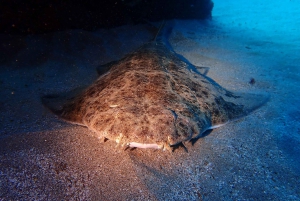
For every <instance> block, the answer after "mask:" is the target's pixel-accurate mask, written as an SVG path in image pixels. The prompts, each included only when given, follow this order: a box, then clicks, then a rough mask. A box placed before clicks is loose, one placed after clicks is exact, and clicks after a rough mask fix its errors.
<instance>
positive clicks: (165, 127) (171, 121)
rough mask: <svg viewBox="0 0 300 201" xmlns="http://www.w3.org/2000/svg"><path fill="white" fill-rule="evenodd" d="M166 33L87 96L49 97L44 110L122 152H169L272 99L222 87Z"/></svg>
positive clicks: (105, 73)
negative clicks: (132, 149)
mask: <svg viewBox="0 0 300 201" xmlns="http://www.w3.org/2000/svg"><path fill="white" fill-rule="evenodd" d="M161 29H164V31H161V30H160V31H159V34H158V35H157V36H156V37H155V39H154V40H152V41H151V42H148V43H146V44H145V45H143V46H142V47H140V48H139V49H138V50H137V51H135V52H132V53H130V54H128V55H126V56H125V57H124V58H122V59H120V60H118V61H113V62H110V63H108V64H106V65H103V66H100V67H99V68H98V72H99V73H100V74H101V75H99V77H98V79H97V80H96V81H95V82H94V83H93V84H91V85H90V86H88V87H87V88H85V89H84V90H82V91H79V92H78V91H77V92H76V90H75V91H72V92H68V93H65V94H59V95H47V96H44V97H42V102H43V104H44V105H45V106H46V107H47V108H49V109H50V110H51V111H52V112H53V113H54V114H56V115H58V116H59V117H60V118H62V119H63V120H65V121H67V122H71V123H74V124H79V125H83V126H86V127H88V128H89V129H90V130H92V131H93V132H95V134H96V135H97V136H98V137H99V138H103V139H109V140H114V141H116V142H117V143H118V144H119V145H121V146H126V147H138V148H155V149H169V148H170V147H172V146H174V145H178V144H180V143H185V142H187V141H190V140H191V139H194V138H198V137H200V136H201V135H203V133H204V132H205V131H207V130H209V129H213V128H216V127H219V126H222V125H224V124H226V123H228V122H230V121H233V120H235V119H238V118H240V117H243V116H245V115H247V114H249V113H250V112H252V111H253V110H255V109H257V108H259V107H260V106H262V105H263V104H264V103H266V102H267V100H268V96H266V95H261V94H246V93H236V92H231V91H228V90H226V89H225V88H223V87H221V86H220V85H219V84H217V83H216V82H215V81H213V80H212V79H211V78H209V77H207V75H206V72H207V68H205V67H197V66H194V65H193V64H191V63H190V62H189V61H187V59H185V58H184V57H183V56H181V55H179V54H177V53H176V52H174V51H173V50H172V48H171V46H170V45H169V43H168V42H167V40H164V38H165V36H163V35H164V34H166V32H167V30H168V29H167V28H161ZM202 71H204V72H202Z"/></svg>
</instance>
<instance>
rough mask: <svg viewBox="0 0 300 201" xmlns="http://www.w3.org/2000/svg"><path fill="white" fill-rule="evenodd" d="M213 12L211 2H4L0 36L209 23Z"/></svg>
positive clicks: (10, 0) (206, 0)
mask: <svg viewBox="0 0 300 201" xmlns="http://www.w3.org/2000/svg"><path fill="white" fill-rule="evenodd" d="M212 8H213V3H212V1H211V0H177V1H174V0H164V1H159V0H152V1H147V0H114V1H112V0H102V1H95V0H86V1H82V2H80V1H71V0H66V1H59V0H44V1H35V0H26V1H22V0H3V1H2V2H1V7H0V13H1V15H0V33H13V34H32V33H45V32H51V31H58V30H66V29H84V30H96V29H98V28H111V27H115V26H121V25H124V24H128V23H141V22H146V21H159V20H163V19H175V18H176V19H206V18H210V17H211V11H212Z"/></svg>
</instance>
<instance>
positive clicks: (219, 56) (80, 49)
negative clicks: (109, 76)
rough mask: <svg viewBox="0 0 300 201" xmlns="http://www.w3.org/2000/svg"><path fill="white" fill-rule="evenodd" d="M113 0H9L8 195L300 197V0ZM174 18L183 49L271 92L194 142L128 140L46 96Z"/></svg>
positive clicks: (1, 113)
mask: <svg viewBox="0 0 300 201" xmlns="http://www.w3.org/2000/svg"><path fill="white" fill-rule="evenodd" d="M9 2H12V3H11V4H10V3H9ZM66 2H67V1H66ZM107 2H109V4H108V5H109V6H111V7H107V6H104V5H101V6H102V7H101V6H100V7H99V6H96V4H95V2H93V1H87V4H88V5H87V4H86V5H80V4H76V3H74V5H73V7H76V9H73V8H72V2H71V3H70V2H68V3H66V4H61V3H59V2H58V1H45V2H44V3H45V4H43V5H40V4H39V3H36V1H25V2H24V1H23V2H19V1H3V2H2V3H0V10H1V13H2V15H1V20H0V21H1V23H0V25H1V29H0V32H1V33H0V42H1V47H0V51H1V56H0V89H1V90H0V200H278V201H279V200H290V201H295V200H300V190H299V184H300V182H299V181H300V93H299V91H300V1H299V0H281V1H279V0H277V1H271V0H265V1H259V0H252V1H246V0H239V1H237V0H228V1H221V0H214V1H213V2H211V1H195V0H194V1H186V2H182V1H174V2H175V3H172V2H170V1H165V2H164V3H161V4H159V3H157V4H155V3H153V4H151V5H150V4H147V2H148V1H138V0H137V1H107ZM153 2H156V1H153ZM116 3H117V4H116ZM144 3H145V4H144ZM115 5H121V6H120V7H119V6H115ZM160 5H161V8H160V9H162V10H164V8H165V9H166V11H167V12H163V11H161V10H159V9H157V7H160ZM151 6H152V7H151ZM46 8H47V9H46ZM93 8H94V9H93ZM108 8H111V9H108ZM112 8H113V9H112ZM170 8H172V10H171V11H170ZM59 9H61V10H59ZM64 9H65V10H64ZM153 10H154V11H156V12H154V11H153ZM178 10H180V11H181V12H179V14H178V12H177V11H178ZM37 11H38V12H37ZM138 11H139V12H138ZM150 11H151V12H150ZM152 11H153V12H154V13H156V15H154V16H155V17H157V18H152V17H153V15H151V14H148V12H149V13H152ZM158 11H159V12H158ZM197 11H199V12H197ZM56 12H57V13H63V14H62V15H58V14H57V13H56ZM33 13H34V15H33ZM67 13H68V14H67ZM96 13H99V15H98V14H96ZM157 13H158V14H161V15H158V14H157ZM121 14H122V15H121ZM142 14H143V16H142V17H140V15H142ZM95 16H96V17H95ZM124 16H125V17H124ZM165 18H166V19H168V20H167V24H172V26H173V30H172V33H171V35H170V37H169V39H168V40H169V42H170V44H171V46H172V47H173V49H174V51H175V52H177V53H178V54H181V55H182V56H184V57H185V58H186V59H188V60H189V61H190V62H191V63H193V64H194V65H197V66H207V67H209V72H208V76H209V77H210V78H212V79H213V80H215V81H216V82H217V83H219V84H220V85H221V86H224V87H225V88H227V89H229V90H231V91H242V92H251V93H256V92H257V93H265V94H268V95H269V96H270V100H269V101H268V103H266V104H265V105H264V106H263V107H261V108H259V109H258V110H257V111H255V112H253V113H251V114H250V115H248V116H246V117H244V118H242V119H240V120H238V121H235V122H232V123H230V124H227V125H225V126H223V127H220V128H216V129H214V130H213V131H212V132H210V133H209V134H208V135H207V136H205V137H202V138H200V139H199V140H198V141H197V142H195V143H194V144H191V143H189V144H188V145H187V150H188V152H186V151H185V149H183V148H178V149H176V150H174V152H168V151H165V152H164V151H160V150H148V149H135V150H132V151H130V150H126V151H124V149H122V148H119V147H116V145H115V143H114V142H111V141H107V142H105V143H104V142H102V141H99V140H98V139H97V138H96V137H94V134H93V133H92V132H91V131H89V130H88V129H86V128H84V127H81V126H76V125H71V124H67V123H65V122H63V121H61V120H60V119H58V118H57V117H55V116H54V115H53V114H51V113H50V112H49V111H48V110H47V109H45V108H44V107H43V105H42V104H41V100H40V97H41V96H43V95H45V94H51V93H57V92H64V91H68V90H71V89H74V88H76V87H79V86H83V85H88V84H90V83H92V82H93V81H94V80H95V79H96V78H97V73H96V70H95V69H96V67H98V66H99V65H102V64H105V63H108V62H110V61H114V60H118V59H120V58H122V57H124V56H125V55H126V54H128V53H130V52H132V51H135V50H136V49H138V48H139V47H140V46H141V45H143V44H144V43H146V42H148V41H150V40H151V39H152V38H153V36H154V35H155V33H156V31H157V28H156V27H155V26H159V24H160V22H161V21H162V20H163V19H165ZM39 19H41V20H39ZM53 19H55V20H53ZM13 20H15V21H13ZM107 21H109V22H107ZM40 22H42V23H41V24H39V23H40ZM45 24H47V26H46V28H45ZM153 25H154V26H153Z"/></svg>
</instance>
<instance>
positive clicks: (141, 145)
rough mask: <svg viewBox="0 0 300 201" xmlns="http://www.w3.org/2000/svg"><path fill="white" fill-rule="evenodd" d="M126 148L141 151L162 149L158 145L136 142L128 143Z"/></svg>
mask: <svg viewBox="0 0 300 201" xmlns="http://www.w3.org/2000/svg"><path fill="white" fill-rule="evenodd" d="M128 147H130V148H142V149H162V148H163V146H162V145H158V144H144V143H138V142H130V143H128Z"/></svg>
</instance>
